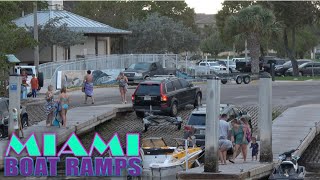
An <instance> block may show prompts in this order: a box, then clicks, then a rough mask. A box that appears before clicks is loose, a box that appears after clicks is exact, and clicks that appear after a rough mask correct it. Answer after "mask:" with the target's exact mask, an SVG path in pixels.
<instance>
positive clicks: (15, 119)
mask: <svg viewBox="0 0 320 180" xmlns="http://www.w3.org/2000/svg"><path fill="white" fill-rule="evenodd" d="M12 115H13V129H14V131H15V133H16V135H18V136H19V137H20V132H21V134H22V137H21V138H23V137H24V135H23V130H22V126H21V123H20V122H19V121H20V118H19V115H18V110H17V109H16V108H13V109H12Z"/></svg>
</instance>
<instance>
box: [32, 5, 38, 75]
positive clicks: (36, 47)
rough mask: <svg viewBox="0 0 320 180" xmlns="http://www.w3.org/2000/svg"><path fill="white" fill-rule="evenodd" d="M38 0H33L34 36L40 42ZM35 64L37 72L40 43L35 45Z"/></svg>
mask: <svg viewBox="0 0 320 180" xmlns="http://www.w3.org/2000/svg"><path fill="white" fill-rule="evenodd" d="M37 9H38V8H37V1H35V2H33V38H34V40H35V41H36V43H38V42H39V39H38V20H37V15H38V10H37ZM33 55H34V65H35V66H36V69H37V72H39V45H38V44H37V45H36V46H35V47H34V54H33Z"/></svg>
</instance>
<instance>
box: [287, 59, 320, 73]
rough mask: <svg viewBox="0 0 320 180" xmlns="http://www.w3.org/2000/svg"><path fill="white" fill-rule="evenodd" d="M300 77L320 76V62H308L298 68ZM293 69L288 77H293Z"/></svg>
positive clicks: (289, 71)
mask: <svg viewBox="0 0 320 180" xmlns="http://www.w3.org/2000/svg"><path fill="white" fill-rule="evenodd" d="M298 71H299V76H308V75H309V76H311V75H320V62H306V63H303V64H301V65H300V66H299V67H298ZM292 74H293V69H292V68H290V69H288V70H287V72H286V75H289V76H292Z"/></svg>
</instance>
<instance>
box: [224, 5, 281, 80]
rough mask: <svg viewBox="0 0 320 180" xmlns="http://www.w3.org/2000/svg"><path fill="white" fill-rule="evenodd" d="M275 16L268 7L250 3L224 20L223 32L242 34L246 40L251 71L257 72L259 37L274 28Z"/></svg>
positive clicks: (233, 34) (231, 34)
mask: <svg viewBox="0 0 320 180" xmlns="http://www.w3.org/2000/svg"><path fill="white" fill-rule="evenodd" d="M275 25H276V18H275V16H274V14H273V12H272V11H271V10H269V9H265V8H262V7H261V6H259V5H252V6H249V7H246V8H244V9H242V10H240V11H239V12H238V13H236V14H235V15H231V16H229V17H228V18H227V20H226V22H225V27H224V30H225V33H226V34H227V35H230V36H233V37H234V36H243V37H245V38H246V39H247V41H248V50H249V51H250V56H251V59H252V63H251V72H252V73H254V74H258V73H259V54H260V53H259V52H260V44H261V38H262V37H263V36H265V35H266V34H269V33H270V31H273V30H274V29H276V26H275Z"/></svg>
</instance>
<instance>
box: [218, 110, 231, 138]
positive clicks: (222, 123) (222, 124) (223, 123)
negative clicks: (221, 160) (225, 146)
mask: <svg viewBox="0 0 320 180" xmlns="http://www.w3.org/2000/svg"><path fill="white" fill-rule="evenodd" d="M227 118H228V116H227V115H226V114H222V115H221V116H220V120H219V132H220V137H222V136H223V137H225V138H227V137H229V130H230V125H229V123H228V122H227Z"/></svg>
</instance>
